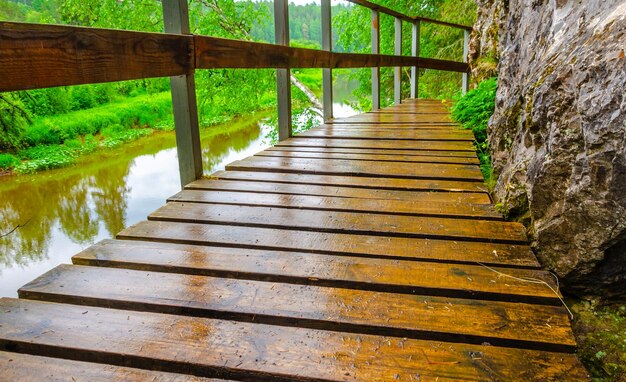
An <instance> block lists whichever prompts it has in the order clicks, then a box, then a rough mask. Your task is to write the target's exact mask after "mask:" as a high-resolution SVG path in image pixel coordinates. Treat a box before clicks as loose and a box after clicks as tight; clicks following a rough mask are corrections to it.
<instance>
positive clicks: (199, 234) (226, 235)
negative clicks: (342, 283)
mask: <svg viewBox="0 0 626 382" xmlns="http://www.w3.org/2000/svg"><path fill="white" fill-rule="evenodd" d="M117 238H118V239H130V240H143V241H159V242H170V243H181V244H196V245H216V246H227V247H239V248H263V249H273V250H286V251H300V252H308V253H324V254H333V255H348V256H359V257H373V258H387V259H404V260H427V261H436V262H449V263H464V264H474V265H475V264H476V262H481V263H484V264H487V265H506V266H518V267H539V263H538V262H537V259H536V258H535V256H534V255H533V253H532V251H531V250H530V247H529V246H526V245H519V244H502V243H482V242H468V241H452V240H433V239H419V238H409V237H392V236H373V235H353V234H348V233H331V232H312V231H299V230H295V229H289V230H283V229H276V228H262V227H243V226H233V225H217V224H206V223H203V224H194V223H178V222H171V221H143V222H139V223H137V224H135V225H132V226H130V227H128V228H126V229H124V230H123V231H121V232H120V233H118V235H117Z"/></svg>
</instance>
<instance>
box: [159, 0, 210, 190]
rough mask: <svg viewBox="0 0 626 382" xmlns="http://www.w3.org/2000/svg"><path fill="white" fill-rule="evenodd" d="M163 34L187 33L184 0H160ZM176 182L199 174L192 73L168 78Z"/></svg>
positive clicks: (194, 92) (185, 182) (198, 135)
mask: <svg viewBox="0 0 626 382" xmlns="http://www.w3.org/2000/svg"><path fill="white" fill-rule="evenodd" d="M163 21H164V24H165V32H166V33H176V34H187V35H188V34H190V30H189V11H188V6H187V0H163ZM170 86H171V89H172V90H171V91H172V106H173V111H174V125H175V127H176V149H177V151H178V168H179V172H180V183H181V186H182V187H184V186H185V185H187V184H188V183H191V182H193V181H194V180H196V179H199V178H200V177H201V176H202V149H201V146H200V128H199V126H198V105H197V102H196V85H195V82H194V75H193V72H192V74H188V75H182V76H175V77H170Z"/></svg>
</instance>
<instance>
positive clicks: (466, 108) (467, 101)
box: [452, 78, 498, 186]
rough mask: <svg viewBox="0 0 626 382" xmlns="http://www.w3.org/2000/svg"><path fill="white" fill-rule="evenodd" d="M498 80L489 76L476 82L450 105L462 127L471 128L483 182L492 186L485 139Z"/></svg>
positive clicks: (492, 180) (488, 152) (487, 147)
mask: <svg viewBox="0 0 626 382" xmlns="http://www.w3.org/2000/svg"><path fill="white" fill-rule="evenodd" d="M497 87H498V80H497V79H496V78H490V79H488V80H485V81H483V82H481V83H480V84H478V87H477V88H476V89H474V90H470V91H469V92H467V94H465V95H464V96H463V97H461V98H459V99H458V100H457V101H456V102H455V103H454V106H453V107H452V118H453V119H454V120H456V121H457V122H460V123H461V124H462V125H463V127H464V128H466V129H471V130H472V132H473V133H474V137H475V138H476V142H475V145H476V152H477V154H478V158H479V159H480V170H481V171H482V173H483V176H484V178H485V182H487V184H489V185H490V186H493V182H494V181H495V179H493V168H492V165H491V154H490V150H489V142H488V141H487V125H488V124H489V118H491V116H492V115H493V112H494V110H495V107H496V89H497Z"/></svg>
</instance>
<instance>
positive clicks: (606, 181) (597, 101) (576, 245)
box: [470, 0, 626, 301]
mask: <svg viewBox="0 0 626 382" xmlns="http://www.w3.org/2000/svg"><path fill="white" fill-rule="evenodd" d="M478 3H479V5H481V4H480V3H485V4H483V5H486V7H483V8H481V9H480V10H479V20H480V19H483V22H482V24H481V22H480V21H479V24H478V25H481V27H482V28H484V27H485V25H490V24H491V25H493V23H494V20H496V21H495V22H496V24H497V23H500V24H501V25H503V27H502V30H501V31H500V34H499V36H500V41H499V52H498V55H499V64H498V78H499V85H498V91H497V97H496V110H495V113H494V115H493V117H492V119H491V121H490V124H489V142H490V145H491V148H492V155H493V160H494V170H495V174H496V175H497V183H496V187H495V191H494V194H495V195H494V196H495V198H496V200H497V201H498V202H499V203H500V204H501V206H502V208H503V210H505V211H506V212H508V213H509V215H510V216H511V217H512V218H522V219H524V221H525V222H526V223H527V226H528V228H529V233H530V235H531V237H532V240H533V243H532V245H533V248H534V250H535V252H536V254H537V257H538V258H539V260H540V261H541V262H542V263H543V264H544V265H545V266H547V267H548V268H550V269H551V270H553V271H554V272H556V273H557V274H558V275H559V276H560V277H561V278H562V280H563V284H564V285H563V286H564V289H565V291H566V292H570V293H574V294H578V295H581V296H585V297H595V298H600V299H603V300H622V301H623V300H626V265H625V264H626V144H625V141H626V94H625V93H626V58H625V53H624V50H625V49H626V0H605V1H573V0H569V1H568V0H544V1H540V0H511V1H503V0H491V1H478ZM494 11H496V12H497V13H496V14H495V15H494V14H491V15H487V13H490V12H494ZM483 13H484V14H483ZM484 20H487V22H485V21H484ZM476 35H482V34H481V33H480V32H479V33H476ZM473 44H475V45H477V44H478V45H481V44H482V42H473ZM479 51H480V50H479ZM477 57H480V53H478V55H477ZM476 60H477V58H475V59H474V61H476ZM471 62H472V61H471V60H470V63H471Z"/></svg>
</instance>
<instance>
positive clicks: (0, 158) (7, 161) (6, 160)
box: [0, 154, 20, 170]
mask: <svg viewBox="0 0 626 382" xmlns="http://www.w3.org/2000/svg"><path fill="white" fill-rule="evenodd" d="M18 164H20V160H19V159H17V158H16V157H15V156H14V155H11V154H0V170H10V169H12V168H13V167H15V166H17V165H18Z"/></svg>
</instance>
